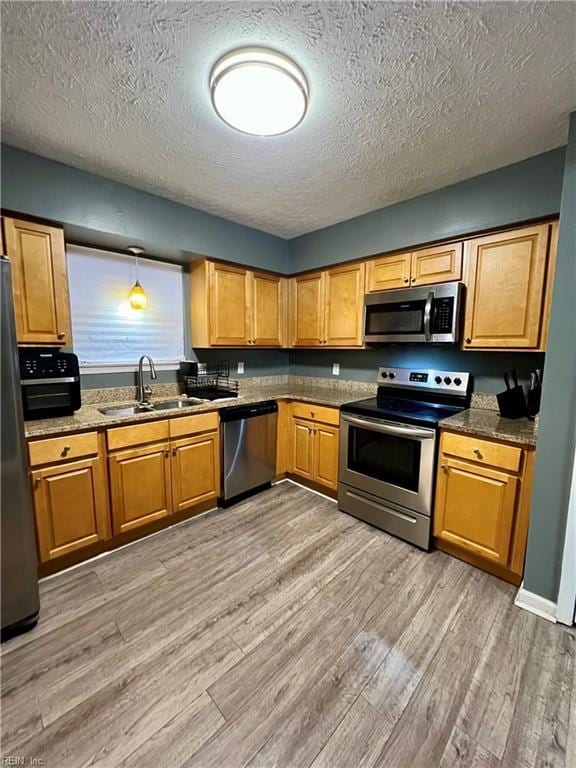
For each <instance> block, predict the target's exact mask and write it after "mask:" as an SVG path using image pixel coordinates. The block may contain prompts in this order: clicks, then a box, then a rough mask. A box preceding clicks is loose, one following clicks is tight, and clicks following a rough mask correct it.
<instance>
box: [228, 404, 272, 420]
mask: <svg viewBox="0 0 576 768" xmlns="http://www.w3.org/2000/svg"><path fill="white" fill-rule="evenodd" d="M271 413H278V403H277V402H276V401H275V400H266V401H265V402H263V403H252V404H251V405H233V406H230V407H225V408H220V421H222V422H227V421H240V420H241V419H252V418H254V417H255V416H267V415H268V414H271Z"/></svg>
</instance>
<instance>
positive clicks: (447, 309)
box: [364, 283, 464, 344]
mask: <svg viewBox="0 0 576 768" xmlns="http://www.w3.org/2000/svg"><path fill="white" fill-rule="evenodd" d="M463 288H464V287H463V284H462V283H444V284H443V285H426V286H422V287H419V288H401V289H399V290H397V291H380V292H378V293H368V294H366V297H365V299H364V341H366V342H368V343H371V342H376V343H382V342H394V343H397V342H405V343H406V342H407V343H414V342H420V341H423V342H430V343H433V344H439V343H447V344H453V343H454V342H456V341H459V338H460V336H459V334H460V313H461V306H462V300H463V295H464V294H463Z"/></svg>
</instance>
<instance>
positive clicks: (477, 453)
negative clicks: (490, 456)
mask: <svg viewBox="0 0 576 768" xmlns="http://www.w3.org/2000/svg"><path fill="white" fill-rule="evenodd" d="M474 455H475V456H477V457H478V458H479V459H483V458H484V456H482V452H481V451H480V449H479V448H474Z"/></svg>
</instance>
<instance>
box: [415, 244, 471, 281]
mask: <svg viewBox="0 0 576 768" xmlns="http://www.w3.org/2000/svg"><path fill="white" fill-rule="evenodd" d="M462 250H463V244H462V243H452V244H451V245H436V246H434V247H433V248H424V249H422V250H421V251H414V253H413V254H412V259H411V266H410V273H411V277H410V285H434V284H435V283H449V282H451V281H452V280H461V279H462Z"/></svg>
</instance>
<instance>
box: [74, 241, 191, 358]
mask: <svg viewBox="0 0 576 768" xmlns="http://www.w3.org/2000/svg"><path fill="white" fill-rule="evenodd" d="M66 250H67V257H68V281H69V286H70V307H71V313H72V338H73V344H74V351H75V353H76V354H77V355H78V360H79V362H80V365H81V366H84V367H94V368H97V367H105V368H116V369H118V368H120V367H128V368H132V367H134V366H135V364H136V363H137V362H138V359H139V358H140V356H141V355H143V354H148V355H151V357H152V358H153V359H154V362H158V363H159V364H160V365H161V364H162V363H165V364H166V363H172V364H175V363H177V361H178V360H181V359H183V358H184V314H183V306H182V303H183V302H182V267H179V266H176V265H174V264H167V263H165V262H160V261H152V260H150V259H142V258H140V259H139V260H138V278H139V280H140V283H141V284H142V287H143V288H144V290H145V291H146V293H147V295H148V306H147V307H146V309H144V310H138V309H132V307H131V306H130V304H129V303H128V294H129V293H130V289H131V288H132V286H133V285H134V282H135V280H136V262H135V259H134V257H133V256H125V255H124V254H120V253H109V252H107V251H99V250H96V249H93V248H84V247H80V246H75V245H71V246H68V247H67V249H66Z"/></svg>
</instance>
